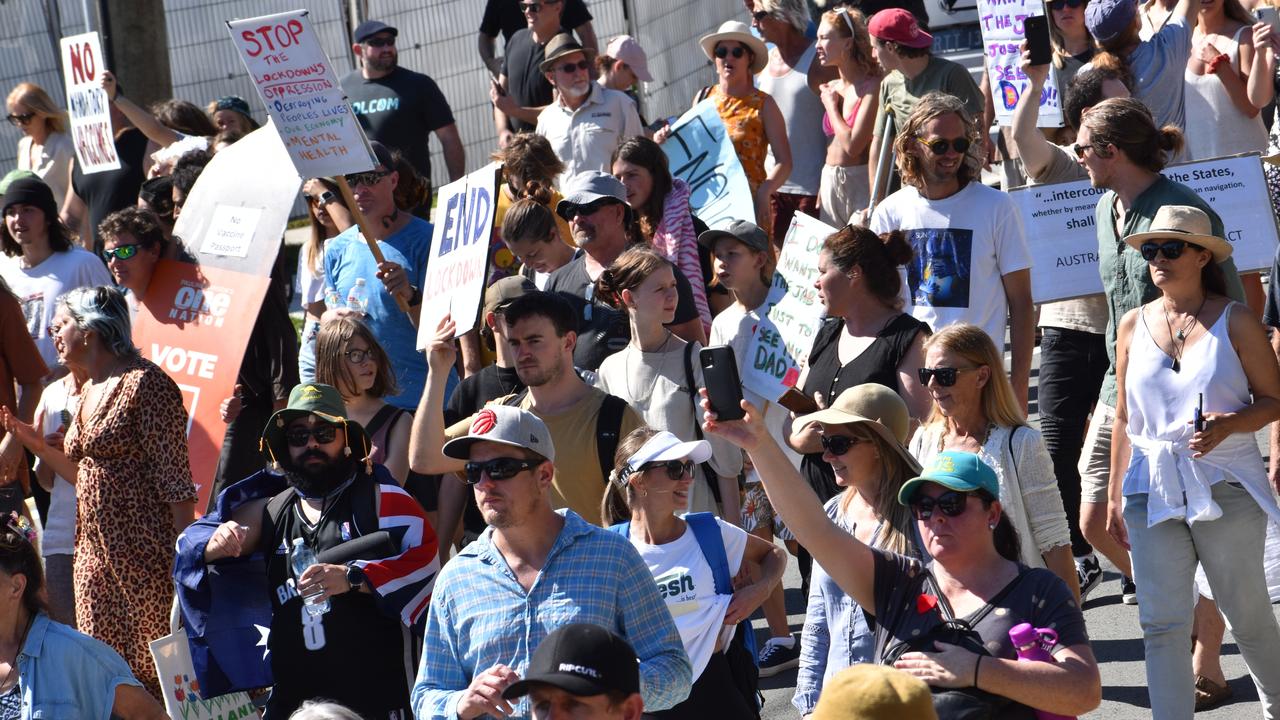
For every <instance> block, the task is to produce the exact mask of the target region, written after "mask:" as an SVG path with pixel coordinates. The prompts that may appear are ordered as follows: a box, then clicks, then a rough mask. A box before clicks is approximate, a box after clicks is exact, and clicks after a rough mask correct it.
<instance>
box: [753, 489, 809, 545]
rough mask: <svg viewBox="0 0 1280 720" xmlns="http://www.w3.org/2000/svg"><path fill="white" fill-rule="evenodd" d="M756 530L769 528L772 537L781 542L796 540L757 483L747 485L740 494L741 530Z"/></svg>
mask: <svg viewBox="0 0 1280 720" xmlns="http://www.w3.org/2000/svg"><path fill="white" fill-rule="evenodd" d="M756 528H769V529H770V530H771V531H772V532H773V536H774V537H775V538H777V539H779V540H782V541H783V542H786V541H788V540H795V539H796V538H795V536H794V535H792V534H791V531H790V530H788V529H787V526H786V525H783V524H782V518H780V517H778V515H777V514H776V513H775V512H774V511H773V504H772V503H770V502H769V496H768V495H767V494H765V491H764V485H762V484H761V483H758V482H757V483H752V484H750V485H748V486H747V489H746V490H745V491H744V492H743V494H742V529H743V530H746V531H747V532H753V531H754V530H755V529H756Z"/></svg>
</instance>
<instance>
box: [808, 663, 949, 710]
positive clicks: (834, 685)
mask: <svg viewBox="0 0 1280 720" xmlns="http://www.w3.org/2000/svg"><path fill="white" fill-rule="evenodd" d="M812 717H813V720H904V719H905V718H910V720H937V717H938V713H937V711H936V710H934V709H933V695H932V694H931V693H930V692H929V686H928V685H926V684H924V681H922V680H917V679H916V678H913V677H911V676H910V675H908V674H906V673H905V672H902V671H901V670H896V669H894V668H891V667H888V666H886V665H872V664H869V663H863V664H860V665H854V666H852V667H848V668H845V669H844V670H841V671H840V672H838V673H836V674H835V676H834V677H832V678H831V679H830V680H828V681H827V682H826V683H825V685H824V687H823V688H822V695H821V696H820V697H819V698H818V704H817V705H816V706H815V707H814V708H813V716H812Z"/></svg>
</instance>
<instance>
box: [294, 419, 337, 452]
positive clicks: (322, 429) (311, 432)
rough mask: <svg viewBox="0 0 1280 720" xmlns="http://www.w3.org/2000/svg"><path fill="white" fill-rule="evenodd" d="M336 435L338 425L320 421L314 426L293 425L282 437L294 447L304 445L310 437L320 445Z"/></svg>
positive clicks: (327, 442)
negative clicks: (320, 422)
mask: <svg viewBox="0 0 1280 720" xmlns="http://www.w3.org/2000/svg"><path fill="white" fill-rule="evenodd" d="M336 437H338V426H337V425H330V424H329V423H322V424H320V425H316V426H315V427H306V426H305V425H295V426H294V427H291V428H289V429H288V430H286V431H285V432H284V439H285V440H286V441H288V443H289V446H290V447H296V448H300V447H306V446H307V442H308V441H310V440H311V438H315V439H316V442H317V443H319V444H321V445H328V444H329V443H331V442H333V439H334V438H336Z"/></svg>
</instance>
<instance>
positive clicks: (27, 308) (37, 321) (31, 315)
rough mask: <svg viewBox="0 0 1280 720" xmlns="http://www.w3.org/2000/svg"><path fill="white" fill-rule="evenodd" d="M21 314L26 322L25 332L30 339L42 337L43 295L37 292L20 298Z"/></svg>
mask: <svg viewBox="0 0 1280 720" xmlns="http://www.w3.org/2000/svg"><path fill="white" fill-rule="evenodd" d="M19 302H20V303H21V304H22V314H23V316H24V317H26V320H27V332H29V333H31V337H32V338H35V339H39V338H41V337H43V336H44V328H42V327H41V325H42V324H43V322H44V293H42V292H38V293H34V294H32V295H28V296H26V297H24V298H21V299H20V300H19Z"/></svg>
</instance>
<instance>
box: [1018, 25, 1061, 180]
mask: <svg viewBox="0 0 1280 720" xmlns="http://www.w3.org/2000/svg"><path fill="white" fill-rule="evenodd" d="M1021 48H1022V60H1021V61H1020V62H1019V67H1021V68H1022V71H1023V72H1024V73H1026V75H1027V80H1029V81H1030V82H1031V84H1030V85H1028V86H1027V89H1026V90H1025V91H1023V93H1022V97H1020V98H1018V106H1017V107H1016V108H1014V110H1013V128H1012V131H1013V145H1014V148H1015V150H1016V151H1017V153H1018V157H1019V158H1021V160H1022V167H1023V168H1025V169H1026V173H1027V177H1028V178H1032V179H1038V178H1039V177H1040V175H1041V173H1043V172H1044V171H1045V169H1046V168H1048V166H1049V162H1050V161H1051V160H1053V152H1054V150H1053V147H1052V146H1051V145H1050V144H1049V141H1048V140H1047V139H1046V138H1045V136H1044V133H1042V132H1040V128H1038V127H1036V123H1037V122H1039V120H1040V93H1042V92H1043V91H1044V84H1045V82H1046V81H1047V80H1048V77H1049V68H1050V67H1052V66H1051V65H1049V64H1048V63H1046V64H1044V65H1032V64H1031V51H1030V50H1029V49H1027V44H1026V43H1025V42H1024V43H1022V45H1021Z"/></svg>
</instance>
